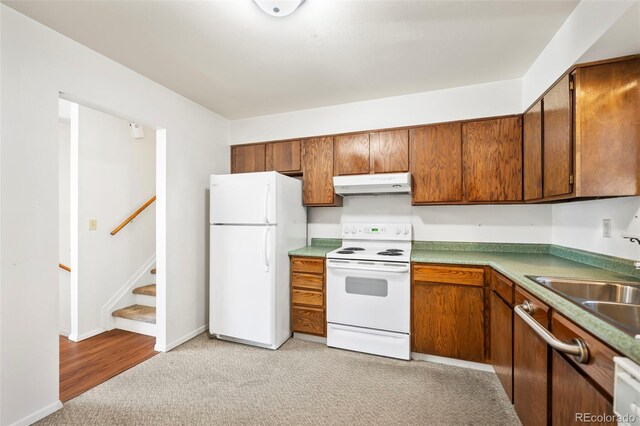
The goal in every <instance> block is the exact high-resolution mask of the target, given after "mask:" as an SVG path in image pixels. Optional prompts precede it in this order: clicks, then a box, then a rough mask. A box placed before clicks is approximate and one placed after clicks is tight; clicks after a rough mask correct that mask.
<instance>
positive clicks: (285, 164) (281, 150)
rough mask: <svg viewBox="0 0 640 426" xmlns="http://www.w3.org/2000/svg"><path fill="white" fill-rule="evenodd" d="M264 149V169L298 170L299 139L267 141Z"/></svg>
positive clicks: (285, 171) (292, 171)
mask: <svg viewBox="0 0 640 426" xmlns="http://www.w3.org/2000/svg"><path fill="white" fill-rule="evenodd" d="M265 151H266V153H265V155H266V170H269V171H271V170H274V171H276V172H282V173H295V172H299V171H300V152H301V148H300V141H284V142H273V143H268V144H267V145H266V147H265Z"/></svg>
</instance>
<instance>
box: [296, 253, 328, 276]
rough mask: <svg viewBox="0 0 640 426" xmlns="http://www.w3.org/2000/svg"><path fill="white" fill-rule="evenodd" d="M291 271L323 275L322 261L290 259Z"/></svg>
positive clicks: (299, 258)
mask: <svg viewBox="0 0 640 426" xmlns="http://www.w3.org/2000/svg"><path fill="white" fill-rule="evenodd" d="M291 271H293V272H311V273H313V274H324V259H322V258H316V259H314V258H311V257H292V258H291Z"/></svg>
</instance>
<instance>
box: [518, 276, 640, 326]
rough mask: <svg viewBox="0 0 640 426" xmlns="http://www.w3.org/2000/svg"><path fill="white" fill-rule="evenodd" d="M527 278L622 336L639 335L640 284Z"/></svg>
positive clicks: (558, 278)
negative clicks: (583, 310)
mask: <svg viewBox="0 0 640 426" xmlns="http://www.w3.org/2000/svg"><path fill="white" fill-rule="evenodd" d="M527 278H529V279H531V280H533V281H535V282H537V283H539V284H541V285H543V286H544V287H547V288H548V289H550V290H553V291H554V292H555V293H558V294H559V295H561V296H564V297H566V298H567V299H569V300H571V301H572V302H574V303H576V304H577V305H578V306H580V307H583V308H585V309H587V310H589V311H591V312H592V313H594V314H595V315H597V316H598V317H600V318H602V319H604V320H605V321H608V322H609V323H611V324H612V325H614V326H616V327H618V328H620V329H622V330H624V331H625V332H627V333H630V334H632V335H634V336H638V335H640V282H634V281H598V280H583V279H575V278H563V277H540V276H527Z"/></svg>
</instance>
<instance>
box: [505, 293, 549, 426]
mask: <svg viewBox="0 0 640 426" xmlns="http://www.w3.org/2000/svg"><path fill="white" fill-rule="evenodd" d="M524 300H528V301H529V302H531V304H532V305H533V307H534V314H533V317H534V318H535V320H536V321H538V323H540V325H542V326H544V327H545V328H548V327H549V308H548V307H547V306H546V305H544V304H543V303H542V302H540V301H539V300H537V299H535V298H534V297H533V296H531V295H530V294H528V293H526V292H524V291H523V290H521V289H520V288H518V287H517V288H516V305H518V304H521V303H522V302H523V301H524ZM548 357H549V352H548V346H547V344H546V343H545V341H544V340H542V338H540V337H539V336H538V335H537V334H536V333H535V332H534V331H533V330H532V329H531V327H529V326H528V325H527V323H525V322H524V321H523V320H522V319H521V318H520V317H519V316H517V315H514V317H513V405H514V408H515V410H516V413H517V414H518V417H519V418H520V421H521V422H522V424H523V425H524V426H541V425H546V424H547V413H548V406H547V396H548V391H547V389H548V384H549V380H548V378H547V372H548V367H549V362H548Z"/></svg>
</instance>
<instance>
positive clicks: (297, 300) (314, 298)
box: [291, 288, 324, 308]
mask: <svg viewBox="0 0 640 426" xmlns="http://www.w3.org/2000/svg"><path fill="white" fill-rule="evenodd" d="M291 303H293V304H294V305H308V306H317V307H319V308H322V307H323V306H324V293H322V292H318V291H307V290H298V289H295V288H294V289H293V290H292V291H291Z"/></svg>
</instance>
